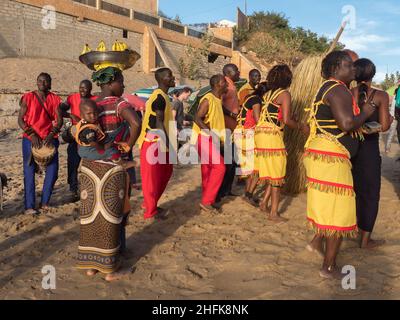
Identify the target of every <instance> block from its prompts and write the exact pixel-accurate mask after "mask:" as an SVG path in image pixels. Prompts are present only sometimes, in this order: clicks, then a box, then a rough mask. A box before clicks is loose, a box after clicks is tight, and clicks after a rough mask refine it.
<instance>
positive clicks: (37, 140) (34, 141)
mask: <svg viewBox="0 0 400 320" xmlns="http://www.w3.org/2000/svg"><path fill="white" fill-rule="evenodd" d="M30 137H31V139H32V146H33V147H34V148H36V149H39V148H40V147H41V146H42V140H41V139H40V137H39V136H38V135H37V134H36V133H32V134H31V135H30Z"/></svg>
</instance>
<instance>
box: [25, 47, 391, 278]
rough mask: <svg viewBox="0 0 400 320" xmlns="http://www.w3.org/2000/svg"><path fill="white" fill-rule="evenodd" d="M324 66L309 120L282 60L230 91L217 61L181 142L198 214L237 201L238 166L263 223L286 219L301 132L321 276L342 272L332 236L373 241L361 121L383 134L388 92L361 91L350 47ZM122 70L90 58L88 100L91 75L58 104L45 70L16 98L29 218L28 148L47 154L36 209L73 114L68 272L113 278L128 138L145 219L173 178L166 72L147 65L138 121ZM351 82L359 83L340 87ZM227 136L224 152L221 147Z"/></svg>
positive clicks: (373, 159)
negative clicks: (192, 163)
mask: <svg viewBox="0 0 400 320" xmlns="http://www.w3.org/2000/svg"><path fill="white" fill-rule="evenodd" d="M322 70H323V76H324V78H325V79H326V81H325V82H324V84H323V85H322V86H321V88H320V90H319V92H318V93H317V94H316V99H315V103H314V105H313V106H312V108H311V112H310V118H309V122H308V123H299V122H298V121H295V120H294V119H293V117H292V110H291V95H290V92H289V88H290V85H291V82H292V72H291V70H290V68H289V67H288V66H287V65H277V66H275V67H273V68H272V69H271V70H270V72H269V73H268V76H267V78H266V81H261V79H262V77H261V73H260V72H259V71H258V70H252V71H251V72H250V74H249V82H248V84H246V85H245V86H243V87H242V88H241V89H240V90H239V91H238V90H237V88H236V85H235V82H237V81H238V80H239V79H240V71H239V70H238V68H237V66H235V65H234V64H228V65H226V66H225V67H224V69H223V73H222V74H216V75H214V76H212V77H211V79H210V87H211V90H210V92H208V93H207V94H206V95H205V96H203V97H202V99H201V100H200V104H199V107H198V110H197V112H196V115H195V117H194V125H193V130H192V136H191V139H190V144H192V145H194V146H196V149H197V151H198V155H199V157H200V160H201V177H202V198H201V203H200V208H201V210H203V211H205V212H207V213H215V214H218V212H220V210H221V206H222V204H223V203H224V202H223V200H224V198H226V197H232V196H237V195H236V194H234V193H233V192H232V185H233V181H234V178H235V175H236V173H237V172H236V170H237V169H238V167H240V168H239V170H238V172H239V173H238V175H240V176H242V177H246V178H247V181H246V192H245V195H244V197H243V198H244V199H245V200H246V201H247V202H248V203H250V204H251V205H253V206H256V207H259V208H260V209H261V210H262V211H264V212H265V211H268V219H270V220H271V221H274V222H285V221H287V220H286V219H284V218H283V217H281V216H280V214H279V211H278V208H279V201H280V193H281V189H282V186H283V185H284V183H285V177H286V157H287V153H286V148H285V144H284V140H283V135H284V128H285V126H287V127H289V128H290V129H293V130H299V131H300V132H301V133H302V134H304V135H306V136H308V141H307V143H306V145H305V155H304V165H305V167H306V172H307V178H308V196H307V219H308V221H309V222H310V224H311V225H312V227H313V229H314V231H315V234H316V235H315V238H314V239H313V241H312V242H311V243H310V244H309V246H308V249H309V250H311V251H313V252H317V253H320V254H321V255H322V256H324V262H323V267H322V269H321V272H320V274H321V276H323V277H327V278H336V277H338V276H339V275H340V272H339V269H338V268H337V266H336V256H337V253H338V251H339V247H340V243H341V241H342V238H343V237H346V236H354V235H355V234H356V231H357V224H358V228H359V229H361V231H362V232H361V236H362V237H361V246H362V247H373V246H376V245H379V244H381V242H376V241H374V240H372V239H371V238H370V235H371V232H372V229H373V226H374V223H375V220H376V216H377V212H378V203H379V188H380V154H379V145H378V137H379V134H378V133H377V131H376V132H374V133H373V134H369V135H367V134H366V133H367V132H366V131H365V130H364V132H363V130H362V126H363V125H364V123H365V122H371V121H375V122H378V123H380V131H386V130H387V129H388V128H389V126H390V120H391V119H390V115H389V111H388V97H387V95H386V94H385V93H384V92H383V91H380V90H378V89H375V88H372V87H371V83H372V78H373V77H374V75H375V66H374V65H373V63H372V62H371V61H369V60H367V59H358V60H357V61H355V62H353V60H352V58H351V57H350V55H349V54H348V53H346V52H344V51H335V52H332V53H330V54H329V55H328V56H327V57H326V58H325V59H324V61H323V63H322ZM122 71H123V68H121V67H120V65H119V64H115V65H110V63H105V64H104V65H101V64H99V66H98V68H97V70H96V71H95V72H94V73H93V76H92V81H93V82H94V83H96V84H97V85H98V86H99V87H100V89H101V92H100V93H99V94H98V95H97V96H93V95H92V94H91V91H92V84H91V82H90V81H88V80H84V81H82V82H81V84H80V86H79V93H77V94H74V95H71V96H70V97H68V99H67V101H66V102H62V101H61V99H60V98H59V97H58V96H57V95H55V94H54V93H52V92H51V77H50V75H48V74H46V73H42V74H40V75H39V76H38V78H37V86H38V89H37V90H35V91H32V92H29V93H27V94H25V95H24V96H23V97H22V99H21V104H20V105H21V108H20V113H19V125H20V127H21V129H22V130H23V131H24V136H23V140H22V148H23V156H24V186H25V209H26V213H30V214H37V213H38V211H37V210H36V208H35V169H36V165H35V161H34V159H33V156H32V150H33V149H32V148H41V147H43V146H52V147H53V148H54V150H55V153H54V156H53V157H52V159H51V161H50V162H49V163H48V164H47V167H46V175H45V181H44V186H43V193H42V199H41V205H40V208H41V209H42V210H45V209H46V208H47V207H48V206H49V201H50V196H51V194H52V191H53V188H54V184H55V182H56V180H57V174H58V151H57V149H58V145H59V142H58V134H59V133H60V130H61V126H62V123H63V121H62V119H63V118H64V117H70V118H71V119H72V121H73V124H74V131H71V132H73V133H72V136H73V138H74V139H73V141H71V142H70V144H69V146H68V157H69V159H70V160H69V161H68V163H69V168H68V183H69V185H70V189H71V191H72V192H73V194H74V195H75V197H76V198H79V199H80V208H81V209H80V239H79V248H78V268H80V269H85V270H86V271H87V275H88V276H93V275H95V274H96V273H97V272H101V273H104V274H106V280H108V281H113V280H116V279H119V278H120V277H121V276H122V275H123V274H122V273H121V272H119V270H120V266H121V253H122V252H123V251H124V250H125V226H126V223H127V220H128V216H129V213H130V211H131V209H130V204H129V198H130V193H131V192H130V191H131V190H130V189H131V183H130V182H131V181H132V175H134V168H133V166H135V165H136V164H135V162H133V161H132V160H133V157H132V149H133V147H134V145H136V144H137V145H138V146H139V148H140V174H141V179H142V190H143V197H144V201H143V203H142V208H143V210H144V218H145V219H152V218H155V219H165V218H166V210H165V209H163V208H160V207H159V206H158V202H159V200H160V198H161V196H162V194H163V193H164V191H165V189H166V187H167V185H168V183H169V181H170V178H171V176H172V173H173V164H172V163H171V162H170V161H169V159H170V157H169V153H170V152H176V151H177V150H172V149H171V148H172V146H174V145H176V144H174V143H171V141H170V140H174V139H176V126H175V127H174V126H171V122H173V121H174V120H175V119H174V116H173V113H172V103H171V98H170V97H169V95H168V92H169V90H170V88H173V87H175V78H174V75H173V73H172V71H171V70H170V69H168V68H160V69H158V70H157V71H156V72H155V80H156V81H157V84H158V87H157V89H155V90H154V92H153V93H152V95H151V96H150V98H149V100H148V101H147V102H146V108H145V111H144V115H143V119H140V117H139V116H138V114H137V112H135V110H134V108H133V107H132V105H131V104H130V103H129V102H128V101H127V100H125V99H124V98H122V95H123V92H124V77H123V73H122ZM354 80H356V81H357V83H358V86H357V87H355V88H353V89H352V90H350V83H351V82H352V81H354ZM67 111H69V112H67ZM363 137H364V138H363ZM232 139H233V142H234V143H232V144H231V145H232V148H226V145H229V146H230V142H229V141H232ZM230 149H231V150H230ZM229 151H232V154H233V155H234V154H235V153H237V154H239V157H238V159H239V161H237V162H238V163H235V161H234V160H233V161H226V159H227V158H232V157H228V156H227V154H226V153H227V152H229ZM154 158H157V159H164V161H154ZM233 159H236V158H235V157H233ZM351 162H353V172H352V163H351ZM132 170H133V173H132ZM366 171H368V174H365V172H366ZM78 172H79V174H78ZM288 174H290V172H289V173H288ZM353 176H354V178H353ZM78 177H79V179H78ZM353 181H354V184H353ZM260 182H265V185H266V187H265V192H264V195H263V197H262V199H260V200H259V199H257V198H256V197H255V191H256V188H257V185H258V184H259V183H260ZM270 201H271V205H270V206H269V202H270ZM268 208H269V209H268Z"/></svg>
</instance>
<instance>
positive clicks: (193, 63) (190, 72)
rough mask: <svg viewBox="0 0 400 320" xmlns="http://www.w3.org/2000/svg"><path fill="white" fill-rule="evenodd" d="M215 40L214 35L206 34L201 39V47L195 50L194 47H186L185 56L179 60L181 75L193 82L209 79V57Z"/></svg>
mask: <svg viewBox="0 0 400 320" xmlns="http://www.w3.org/2000/svg"><path fill="white" fill-rule="evenodd" d="M213 39H214V36H213V35H212V34H205V35H204V36H203V38H202V39H201V46H200V47H199V48H195V47H193V46H192V45H187V46H185V56H184V58H180V59H179V72H180V74H181V75H182V76H183V77H185V78H189V79H191V80H198V79H202V78H208V76H209V74H208V62H207V61H208V60H207V59H208V55H209V54H210V53H211V51H210V47H211V43H212V41H213Z"/></svg>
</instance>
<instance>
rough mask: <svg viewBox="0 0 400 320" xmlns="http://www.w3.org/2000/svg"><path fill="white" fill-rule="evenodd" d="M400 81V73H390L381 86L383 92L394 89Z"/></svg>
mask: <svg viewBox="0 0 400 320" xmlns="http://www.w3.org/2000/svg"><path fill="white" fill-rule="evenodd" d="M399 81H400V72H399V71H396V73H390V74H388V73H387V74H386V75H385V80H383V81H382V83H381V84H380V86H381V87H382V89H383V90H388V89H390V88H391V87H394V86H395V85H397V83H399Z"/></svg>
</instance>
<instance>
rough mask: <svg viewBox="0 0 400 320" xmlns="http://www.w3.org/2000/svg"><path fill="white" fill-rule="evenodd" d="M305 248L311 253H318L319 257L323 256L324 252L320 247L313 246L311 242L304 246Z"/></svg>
mask: <svg viewBox="0 0 400 320" xmlns="http://www.w3.org/2000/svg"><path fill="white" fill-rule="evenodd" d="M306 249H307V250H308V251H310V252H312V253H316V254H318V255H319V256H320V257H321V258H323V257H324V256H325V254H324V252H323V251H322V250H321V249H317V248H315V247H314V246H313V245H312V244H311V243H310V244H308V245H307V246H306Z"/></svg>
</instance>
